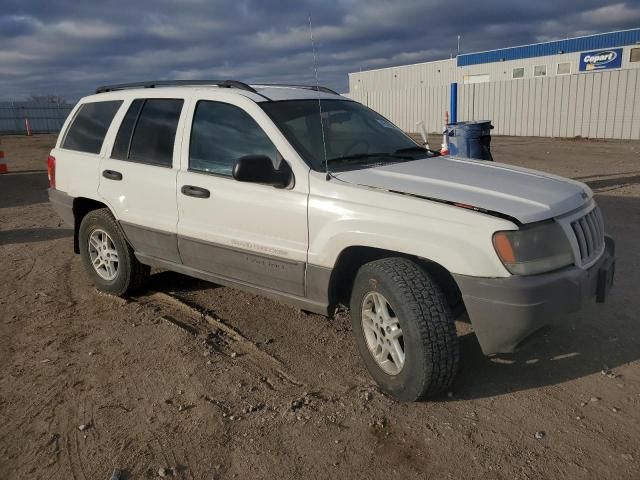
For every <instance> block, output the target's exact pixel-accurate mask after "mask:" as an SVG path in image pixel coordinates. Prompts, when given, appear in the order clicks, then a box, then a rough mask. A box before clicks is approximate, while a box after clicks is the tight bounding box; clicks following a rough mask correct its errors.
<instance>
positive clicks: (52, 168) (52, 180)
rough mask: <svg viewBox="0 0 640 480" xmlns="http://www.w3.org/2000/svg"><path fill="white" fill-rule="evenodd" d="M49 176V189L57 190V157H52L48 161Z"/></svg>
mask: <svg viewBox="0 0 640 480" xmlns="http://www.w3.org/2000/svg"><path fill="white" fill-rule="evenodd" d="M47 175H48V176H49V187H51V188H56V157H52V156H51V155H49V158H48V159H47Z"/></svg>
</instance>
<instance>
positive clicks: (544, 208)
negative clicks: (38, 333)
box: [48, 81, 614, 400]
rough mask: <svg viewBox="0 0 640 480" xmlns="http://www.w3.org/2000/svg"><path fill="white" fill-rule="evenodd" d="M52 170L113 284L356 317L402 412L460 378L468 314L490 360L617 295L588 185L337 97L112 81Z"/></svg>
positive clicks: (89, 253)
mask: <svg viewBox="0 0 640 480" xmlns="http://www.w3.org/2000/svg"><path fill="white" fill-rule="evenodd" d="M152 87H156V88H152ZM157 87H162V88H157ZM48 166H49V176H50V184H51V188H50V191H49V195H50V199H51V202H52V204H53V205H54V207H55V208H56V210H57V212H58V213H59V214H60V215H61V216H62V217H63V218H64V219H65V220H66V221H67V222H68V223H70V224H71V225H73V226H74V228H75V237H74V247H75V251H76V253H80V255H81V258H82V261H83V263H84V264H85V266H86V270H87V272H88V274H89V276H90V277H91V278H92V279H93V281H94V282H95V284H96V286H97V287H98V288H99V289H100V290H102V291H105V292H109V293H112V294H114V295H127V294H129V293H130V292H132V291H134V289H136V288H138V287H140V286H141V285H142V284H143V282H144V280H145V278H146V277H147V275H148V274H149V267H151V266H153V267H160V268H164V269H169V270H174V271H176V272H181V273H184V274H187V275H192V276H194V277H198V278H201V279H205V280H210V281H212V282H215V283H218V284H223V285H229V286H232V287H237V288H240V289H244V290H248V291H251V292H260V293H263V294H264V295H266V296H269V297H272V298H276V299H279V300H282V301H284V302H287V303H290V304H292V305H295V306H297V307H299V308H301V309H304V310H308V311H312V312H317V313H319V314H323V315H331V314H333V312H334V310H335V308H336V306H337V305H339V304H344V305H348V306H350V311H351V318H352V323H353V333H354V336H355V341H356V344H357V347H358V350H359V351H360V354H361V356H362V358H363V360H364V363H365V364H366V366H367V369H368V370H369V372H370V374H371V375H372V377H373V378H374V379H375V380H376V382H378V384H379V385H380V388H381V389H382V390H383V391H384V392H386V393H387V394H389V395H391V396H392V397H394V398H396V399H400V400H417V399H420V398H424V397H426V396H429V395H434V394H436V393H438V392H441V391H442V390H443V389H446V388H447V387H448V386H449V385H450V384H451V382H452V381H453V379H454V378H455V376H456V372H457V369H458V363H459V362H458V360H459V355H460V352H459V346H458V339H457V336H456V329H455V326H454V319H455V318H456V317H457V316H458V315H460V314H461V313H463V311H464V310H466V311H467V312H468V315H469V318H470V320H471V323H472V325H473V328H474V330H475V333H476V335H477V338H478V341H479V342H480V346H481V347H482V350H483V352H484V353H485V354H491V353H496V352H510V351H513V349H514V348H515V347H516V346H517V345H518V344H519V343H521V342H522V341H523V340H524V339H525V338H526V337H528V336H529V335H530V334H531V333H533V332H534V331H536V330H538V329H539V328H540V327H542V326H543V325H546V324H548V323H549V322H550V321H551V320H552V318H553V317H555V316H557V315H561V314H564V313H566V312H572V311H576V310H578V309H580V308H581V306H582V305H583V303H585V302H586V301H587V300H590V299H591V298H593V297H596V298H597V300H598V301H604V299H605V296H606V294H607V292H608V290H609V288H610V286H611V285H612V282H613V273H614V242H613V240H612V239H611V238H610V237H608V236H606V235H605V232H604V224H603V220H602V215H601V213H600V210H599V209H598V207H597V206H596V203H595V202H594V200H593V193H592V192H591V190H590V189H589V188H588V187H587V186H585V185H583V184H582V183H579V182H575V181H572V180H568V179H565V178H561V177H556V176H552V175H548V174H543V173H540V172H536V171H532V170H526V169H523V168H515V167H511V166H507V165H503V164H499V163H493V162H486V161H473V160H465V159H461V158H452V157H441V156H438V155H437V154H434V153H433V152H430V151H427V150H425V149H423V148H422V147H420V146H418V145H417V144H416V143H415V142H414V141H412V140H411V139H410V138H409V137H407V135H405V134H404V133H403V132H402V131H400V130H399V129H398V128H396V127H395V126H394V125H393V124H391V123H390V122H389V121H388V120H386V119H384V118H383V117H381V116H380V115H378V114H377V113H375V112H374V111H372V110H370V109H369V108H367V107H365V106H363V105H361V104H359V103H357V102H354V101H351V100H349V99H346V98H343V97H341V96H340V95H338V94H336V93H334V92H332V91H330V90H328V89H325V88H322V87H302V86H273V85H252V86H249V85H246V84H244V83H241V82H236V81H222V82H216V81H195V82H189V81H178V82H146V83H140V84H128V85H115V86H111V87H103V88H100V89H98V91H97V94H96V95H92V96H89V97H86V98H83V99H82V100H81V101H80V102H79V103H78V105H77V106H76V107H75V109H74V110H73V112H72V113H71V115H70V116H69V118H68V119H67V121H66V123H65V125H64V127H63V130H62V132H61V134H60V137H59V139H58V141H57V144H56V147H55V148H54V149H53V150H52V151H51V156H50V157H49V160H48Z"/></svg>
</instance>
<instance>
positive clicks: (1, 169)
mask: <svg viewBox="0 0 640 480" xmlns="http://www.w3.org/2000/svg"><path fill="white" fill-rule="evenodd" d="M2 173H9V166H8V165H7V160H6V158H4V151H3V150H2V141H1V140H0V174H2Z"/></svg>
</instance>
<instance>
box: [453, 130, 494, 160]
mask: <svg viewBox="0 0 640 480" xmlns="http://www.w3.org/2000/svg"><path fill="white" fill-rule="evenodd" d="M491 129H493V125H491V120H478V121H475V122H458V123H450V124H449V125H447V136H448V137H449V153H450V154H451V155H455V156H458V157H465V158H473V159H476V160H493V157H492V156H491Z"/></svg>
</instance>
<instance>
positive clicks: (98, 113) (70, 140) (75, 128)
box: [62, 100, 122, 153]
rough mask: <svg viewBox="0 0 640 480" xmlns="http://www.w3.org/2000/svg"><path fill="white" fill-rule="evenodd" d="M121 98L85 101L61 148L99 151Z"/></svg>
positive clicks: (88, 151)
mask: <svg viewBox="0 0 640 480" xmlns="http://www.w3.org/2000/svg"><path fill="white" fill-rule="evenodd" d="M120 105H122V100H116V101H110V102H93V103H85V104H84V105H82V106H81V107H80V110H78V113H77V114H76V117H75V118H74V119H73V122H72V123H71V126H70V127H69V130H68V131H67V135H66V136H65V138H64V142H63V143H62V148H66V149H67V150H76V151H78V152H86V153H100V149H101V148H102V142H103V141H104V136H105V135H106V134H107V130H109V125H111V121H112V120H113V117H114V116H115V114H116V112H117V111H118V109H119V108H120Z"/></svg>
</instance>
